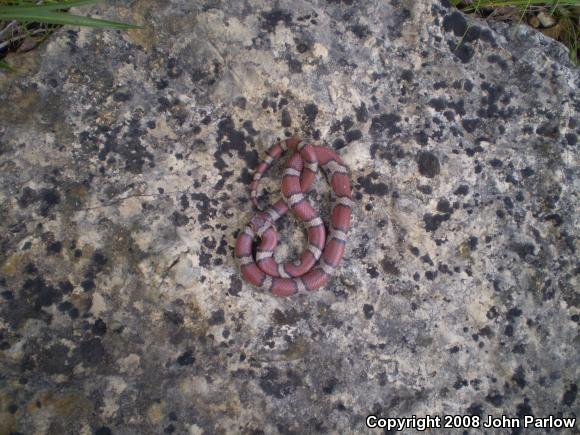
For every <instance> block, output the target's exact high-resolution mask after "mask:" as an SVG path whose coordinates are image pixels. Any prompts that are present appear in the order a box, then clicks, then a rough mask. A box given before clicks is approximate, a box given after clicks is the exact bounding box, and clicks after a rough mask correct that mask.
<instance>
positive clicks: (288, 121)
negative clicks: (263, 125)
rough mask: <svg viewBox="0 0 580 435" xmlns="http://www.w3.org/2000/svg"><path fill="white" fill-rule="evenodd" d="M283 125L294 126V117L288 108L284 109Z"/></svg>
mask: <svg viewBox="0 0 580 435" xmlns="http://www.w3.org/2000/svg"><path fill="white" fill-rule="evenodd" d="M281 123H282V127H291V126H292V117H291V116H290V112H289V111H288V109H283V110H282V118H281Z"/></svg>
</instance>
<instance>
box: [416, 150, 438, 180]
mask: <svg viewBox="0 0 580 435" xmlns="http://www.w3.org/2000/svg"><path fill="white" fill-rule="evenodd" d="M417 166H418V167H419V173H420V174H421V175H423V176H424V177H427V178H434V177H435V176H436V175H439V173H440V172H441V166H440V165H439V159H438V158H437V156H435V154H433V153H432V152H429V151H424V152H420V153H419V154H418V155H417Z"/></svg>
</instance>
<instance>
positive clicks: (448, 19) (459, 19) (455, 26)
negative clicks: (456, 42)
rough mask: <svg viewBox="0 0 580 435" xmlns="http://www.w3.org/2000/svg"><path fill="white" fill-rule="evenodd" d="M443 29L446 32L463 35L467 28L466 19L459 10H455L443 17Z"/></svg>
mask: <svg viewBox="0 0 580 435" xmlns="http://www.w3.org/2000/svg"><path fill="white" fill-rule="evenodd" d="M443 29H444V30H445V31H446V32H453V34H454V35H455V36H458V37H463V35H464V34H465V32H466V30H467V20H466V19H465V16H464V15H463V14H462V13H461V12H458V11H455V12H453V13H452V14H449V15H446V16H445V17H444V18H443Z"/></svg>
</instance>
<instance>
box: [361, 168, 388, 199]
mask: <svg viewBox="0 0 580 435" xmlns="http://www.w3.org/2000/svg"><path fill="white" fill-rule="evenodd" d="M379 176H380V174H379V173H378V172H371V173H370V174H369V175H367V176H364V177H358V179H357V182H358V183H359V184H360V185H361V186H362V188H363V190H364V192H365V193H366V194H368V195H378V196H383V195H386V194H387V193H388V192H389V187H388V186H387V185H386V184H385V183H383V182H381V181H379V182H375V181H373V180H377V179H378V178H379Z"/></svg>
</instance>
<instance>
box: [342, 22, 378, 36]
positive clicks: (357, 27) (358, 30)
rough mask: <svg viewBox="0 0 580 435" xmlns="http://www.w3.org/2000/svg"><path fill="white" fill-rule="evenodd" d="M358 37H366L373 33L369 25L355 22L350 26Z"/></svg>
mask: <svg viewBox="0 0 580 435" xmlns="http://www.w3.org/2000/svg"><path fill="white" fill-rule="evenodd" d="M348 30H350V31H351V32H352V33H353V34H354V35H355V36H356V37H357V38H359V39H366V38H368V37H369V36H371V35H372V34H373V32H371V29H370V28H369V26H365V25H363V24H354V25H352V26H349V27H348Z"/></svg>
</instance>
